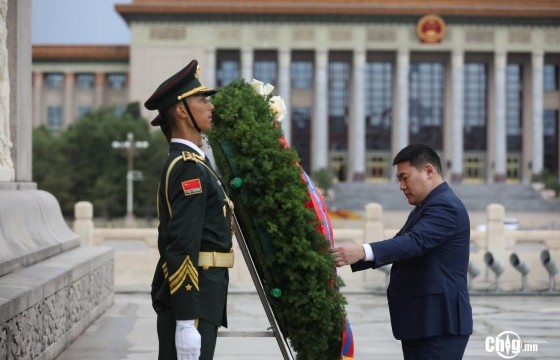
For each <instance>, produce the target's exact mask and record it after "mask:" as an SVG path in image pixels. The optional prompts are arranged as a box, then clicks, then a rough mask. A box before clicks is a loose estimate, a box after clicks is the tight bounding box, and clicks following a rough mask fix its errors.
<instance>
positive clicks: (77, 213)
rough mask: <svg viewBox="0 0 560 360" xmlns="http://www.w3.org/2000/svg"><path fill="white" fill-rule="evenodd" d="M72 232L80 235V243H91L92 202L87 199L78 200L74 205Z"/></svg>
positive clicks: (92, 226)
mask: <svg viewBox="0 0 560 360" xmlns="http://www.w3.org/2000/svg"><path fill="white" fill-rule="evenodd" d="M74 218H75V221H74V232H75V233H76V235H78V236H79V237H80V242H81V244H82V245H95V244H94V243H93V228H94V225H93V204H92V203H90V202H89V201H79V202H77V203H76V204H75V205H74Z"/></svg>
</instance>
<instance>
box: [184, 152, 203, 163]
mask: <svg viewBox="0 0 560 360" xmlns="http://www.w3.org/2000/svg"><path fill="white" fill-rule="evenodd" d="M181 155H182V156H183V161H194V162H202V163H203V162H204V156H202V155H198V154H195V153H193V152H190V151H183V152H182V153H181Z"/></svg>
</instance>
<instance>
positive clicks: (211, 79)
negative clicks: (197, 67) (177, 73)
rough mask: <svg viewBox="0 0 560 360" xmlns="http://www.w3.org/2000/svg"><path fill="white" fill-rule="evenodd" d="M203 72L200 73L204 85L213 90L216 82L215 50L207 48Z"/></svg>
mask: <svg viewBox="0 0 560 360" xmlns="http://www.w3.org/2000/svg"><path fill="white" fill-rule="evenodd" d="M203 71H204V72H203V73H202V74H203V76H204V79H205V82H204V85H206V86H208V87H209V88H215V87H216V84H217V81H216V49H215V48H213V47H209V48H207V49H206V64H204V70H203Z"/></svg>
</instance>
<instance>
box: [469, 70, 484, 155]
mask: <svg viewBox="0 0 560 360" xmlns="http://www.w3.org/2000/svg"><path fill="white" fill-rule="evenodd" d="M463 78H464V95H463V96H464V101H463V119H464V122H463V137H464V149H465V150H467V151H476V150H486V147H487V145H486V124H487V121H488V106H487V100H488V99H487V95H488V91H487V87H486V86H487V85H486V84H487V81H488V79H487V67H486V64H484V63H467V64H465V67H464V77H463Z"/></svg>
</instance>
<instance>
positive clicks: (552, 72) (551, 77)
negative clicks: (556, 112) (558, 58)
mask: <svg viewBox="0 0 560 360" xmlns="http://www.w3.org/2000/svg"><path fill="white" fill-rule="evenodd" d="M543 72H544V74H543V86H544V91H545V92H550V91H557V90H558V65H556V64H545V65H544V69H543Z"/></svg>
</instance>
